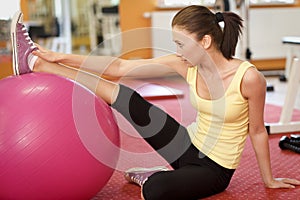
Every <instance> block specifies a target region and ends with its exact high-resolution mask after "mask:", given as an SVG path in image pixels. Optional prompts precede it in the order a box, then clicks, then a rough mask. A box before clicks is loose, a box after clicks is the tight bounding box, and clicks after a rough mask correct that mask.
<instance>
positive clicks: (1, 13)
mask: <svg viewBox="0 0 300 200" xmlns="http://www.w3.org/2000/svg"><path fill="white" fill-rule="evenodd" d="M18 10H20V0H9V1H5V2H4V1H2V3H1V6H0V19H6V20H7V19H11V18H12V17H13V15H14V14H15V13H16V12H17V11H18Z"/></svg>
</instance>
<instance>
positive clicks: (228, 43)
mask: <svg viewBox="0 0 300 200" xmlns="http://www.w3.org/2000/svg"><path fill="white" fill-rule="evenodd" d="M222 14H223V18H224V24H225V26H224V29H223V39H222V41H221V43H220V44H221V45H220V51H221V52H222V54H223V56H224V57H225V58H227V59H232V57H233V56H234V55H235V50H236V45H237V42H238V39H239V37H240V35H241V33H242V28H243V25H242V21H243V20H242V19H241V17H240V16H238V15H237V14H235V13H233V12H224V13H222Z"/></svg>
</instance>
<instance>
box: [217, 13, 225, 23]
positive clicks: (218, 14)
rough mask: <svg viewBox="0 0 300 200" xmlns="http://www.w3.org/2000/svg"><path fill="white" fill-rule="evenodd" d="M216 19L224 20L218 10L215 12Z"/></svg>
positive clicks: (218, 20)
mask: <svg viewBox="0 0 300 200" xmlns="http://www.w3.org/2000/svg"><path fill="white" fill-rule="evenodd" d="M216 19H217V22H218V23H219V22H223V21H224V17H223V14H222V13H220V12H217V13H216Z"/></svg>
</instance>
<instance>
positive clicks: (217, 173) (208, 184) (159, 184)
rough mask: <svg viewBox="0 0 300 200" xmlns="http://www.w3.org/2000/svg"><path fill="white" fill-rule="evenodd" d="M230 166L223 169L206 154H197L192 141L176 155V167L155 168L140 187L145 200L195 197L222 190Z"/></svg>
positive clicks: (178, 199) (192, 199) (231, 171)
mask: <svg viewBox="0 0 300 200" xmlns="http://www.w3.org/2000/svg"><path fill="white" fill-rule="evenodd" d="M234 171H235V170H234V169H226V168H224V167H222V166H220V165H218V164H217V163H215V162H214V161H212V160H211V159H209V158H208V157H204V158H203V157H201V158H200V157H199V150H198V149H197V148H196V147H194V146H193V145H191V146H190V148H189V149H188V150H187V151H186V152H185V153H184V155H183V156H182V157H181V158H180V159H179V168H178V169H176V170H172V171H166V172H158V173H155V174H153V175H152V176H150V177H149V178H148V180H147V181H146V182H145V184H144V185H143V187H142V196H143V197H144V198H145V199H147V200H156V199H165V200H169V199H170V200H173V199H176V200H195V199H200V198H205V197H208V196H211V195H214V194H217V193H220V192H222V191H224V190H225V189H226V188H227V186H228V185H229V183H230V180H231V177H232V175H233V173H234Z"/></svg>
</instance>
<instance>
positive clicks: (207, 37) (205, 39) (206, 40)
mask: <svg viewBox="0 0 300 200" xmlns="http://www.w3.org/2000/svg"><path fill="white" fill-rule="evenodd" d="M211 42H212V38H211V36H210V35H204V36H203V38H202V40H201V44H202V46H203V48H204V49H208V48H209V47H210V46H211Z"/></svg>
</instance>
